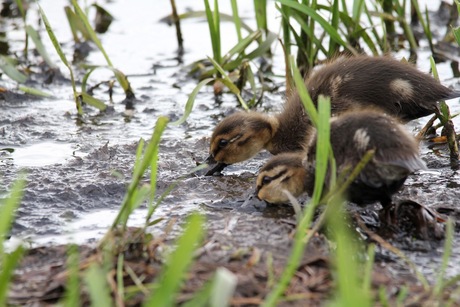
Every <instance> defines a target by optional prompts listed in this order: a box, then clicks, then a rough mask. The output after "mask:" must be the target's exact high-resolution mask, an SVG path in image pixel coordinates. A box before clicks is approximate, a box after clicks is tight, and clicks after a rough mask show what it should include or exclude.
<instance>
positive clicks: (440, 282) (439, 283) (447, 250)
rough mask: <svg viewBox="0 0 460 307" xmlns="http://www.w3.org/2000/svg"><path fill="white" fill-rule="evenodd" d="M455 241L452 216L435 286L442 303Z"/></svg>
mask: <svg viewBox="0 0 460 307" xmlns="http://www.w3.org/2000/svg"><path fill="white" fill-rule="evenodd" d="M453 243H454V222H453V221H452V219H451V218H449V219H448V220H447V223H446V239H445V241H444V254H443V256H442V263H441V267H440V268H439V270H438V274H437V275H438V276H437V278H436V284H435V286H434V290H433V295H434V296H435V297H436V298H437V299H438V301H439V303H440V305H441V304H442V295H443V293H442V291H443V289H444V287H443V286H444V284H445V282H444V277H445V274H446V270H447V266H448V264H449V259H450V256H451V255H452V246H453Z"/></svg>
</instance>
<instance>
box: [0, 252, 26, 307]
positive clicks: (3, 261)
mask: <svg viewBox="0 0 460 307" xmlns="http://www.w3.org/2000/svg"><path fill="white" fill-rule="evenodd" d="M23 254H24V247H23V246H22V245H20V246H18V247H17V248H16V249H15V250H14V251H13V252H11V253H9V254H2V255H0V268H1V270H0V306H7V304H6V303H7V292H8V287H9V285H10V282H11V278H12V277H13V273H14V269H15V268H16V266H17V265H18V263H19V261H20V260H21V258H22V255H23Z"/></svg>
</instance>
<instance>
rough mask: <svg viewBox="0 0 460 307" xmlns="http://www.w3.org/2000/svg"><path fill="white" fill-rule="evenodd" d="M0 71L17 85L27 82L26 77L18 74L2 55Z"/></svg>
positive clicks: (0, 56) (0, 57)
mask: <svg viewBox="0 0 460 307" xmlns="http://www.w3.org/2000/svg"><path fill="white" fill-rule="evenodd" d="M0 69H1V70H2V71H3V72H4V73H5V75H7V76H8V77H10V78H11V79H12V80H14V81H16V82H18V83H24V82H26V81H27V76H26V75H24V74H23V73H22V72H20V71H19V70H18V69H17V68H16V67H15V66H14V65H13V64H12V63H11V62H10V61H8V60H7V58H6V57H5V56H4V55H0Z"/></svg>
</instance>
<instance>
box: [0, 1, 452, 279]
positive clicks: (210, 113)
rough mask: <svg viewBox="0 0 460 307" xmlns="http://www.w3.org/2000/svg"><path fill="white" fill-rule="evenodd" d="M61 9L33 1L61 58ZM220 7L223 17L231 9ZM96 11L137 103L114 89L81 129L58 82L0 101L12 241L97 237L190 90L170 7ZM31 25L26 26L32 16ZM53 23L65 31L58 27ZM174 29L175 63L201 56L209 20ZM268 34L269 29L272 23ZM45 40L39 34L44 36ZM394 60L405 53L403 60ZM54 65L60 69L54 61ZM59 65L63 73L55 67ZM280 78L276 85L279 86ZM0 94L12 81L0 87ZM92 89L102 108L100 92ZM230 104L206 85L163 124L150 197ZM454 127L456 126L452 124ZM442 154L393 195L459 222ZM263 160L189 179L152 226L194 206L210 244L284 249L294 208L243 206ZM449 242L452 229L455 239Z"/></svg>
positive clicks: (195, 152) (104, 75)
mask: <svg viewBox="0 0 460 307" xmlns="http://www.w3.org/2000/svg"><path fill="white" fill-rule="evenodd" d="M66 3H67V2H66V1H53V2H52V3H51V1H49V2H44V3H42V4H41V5H42V6H43V9H44V10H45V12H46V13H47V14H48V18H49V19H50V22H51V24H52V25H54V26H55V28H56V34H57V36H58V38H59V39H60V40H62V41H63V42H64V44H63V46H64V48H65V50H67V52H68V54H71V53H72V51H71V48H72V46H73V44H72V43H70V31H69V30H68V27H67V24H66V20H65V15H64V11H63V9H62V7H63V6H64V4H66ZM178 5H179V7H178V9H179V11H185V10H186V8H187V7H192V8H194V9H202V8H201V7H200V5H198V4H196V2H195V1H181V3H179V4H178ZM225 5H227V4H225ZM225 5H224V4H223V6H222V7H221V10H222V11H225V12H230V9H229V8H228V7H226V6H225ZM105 6H106V8H107V9H108V10H109V11H110V12H111V13H112V14H113V15H114V16H115V18H116V20H115V21H114V24H113V25H112V27H111V28H110V30H109V32H108V33H107V34H104V35H101V39H102V43H103V45H104V47H105V49H106V51H107V52H108V54H109V56H110V58H111V60H112V62H113V63H114V65H115V66H116V67H117V68H119V69H121V70H122V71H123V72H124V73H126V74H128V75H130V77H129V80H130V82H131V85H132V88H133V89H134V91H135V94H136V97H137V98H138V101H136V103H135V114H134V116H133V117H132V118H127V117H125V116H124V110H125V106H124V105H123V104H122V103H121V101H122V100H123V98H124V97H123V93H122V91H121V90H120V89H119V88H116V89H115V95H114V103H113V104H111V109H112V110H111V111H108V112H106V113H104V114H99V113H98V112H97V111H95V110H93V109H91V108H88V109H87V110H86V112H87V113H88V114H89V116H87V117H85V120H84V123H82V124H80V123H77V121H76V116H75V113H76V112H75V106H74V104H73V102H72V93H71V88H70V84H68V83H65V82H64V83H62V84H57V85H51V86H48V87H47V86H45V88H44V89H45V90H47V91H49V92H52V93H53V94H54V95H55V96H56V98H55V99H44V100H41V99H26V100H24V99H20V98H18V99H11V100H7V101H0V109H1V113H0V131H1V133H0V135H1V138H0V149H2V148H12V149H14V151H13V152H12V153H8V152H5V151H0V167H1V169H0V172H1V173H2V181H1V182H0V195H1V194H4V192H5V191H6V190H7V188H8V187H9V186H10V184H11V182H13V181H14V179H15V178H16V177H17V176H18V174H19V173H20V172H22V171H25V172H26V174H27V180H28V185H27V189H26V193H25V196H24V199H23V202H22V204H21V207H20V209H19V211H18V215H17V219H16V221H15V223H14V226H13V230H12V234H13V235H14V236H16V237H21V238H27V239H28V240H31V241H32V242H35V243H34V244H49V243H63V242H67V241H68V240H76V241H78V242H85V241H87V240H90V239H94V238H98V237H100V236H102V235H103V233H104V231H105V230H106V229H107V227H108V226H110V225H111V223H112V221H113V219H114V216H115V214H116V212H117V210H118V209H119V206H120V204H121V202H122V199H123V196H124V193H125V190H126V187H127V184H128V183H129V181H130V178H131V171H132V165H133V162H134V158H135V151H136V147H137V143H138V140H139V139H140V138H144V139H148V138H149V137H150V135H151V133H152V129H153V127H154V125H155V121H156V119H157V118H158V117H159V116H160V115H166V116H169V117H170V118H171V120H176V119H178V118H179V117H180V116H181V115H182V113H183V109H184V106H185V103H186V101H187V98H188V95H189V94H190V93H191V91H192V90H193V88H194V87H195V85H196V81H195V80H191V79H189V78H187V77H186V75H185V72H184V70H185V69H184V68H185V65H183V64H179V63H178V61H177V60H176V59H175V56H176V54H175V52H176V48H177V47H176V41H175V30H174V28H171V27H168V26H167V25H165V24H163V23H159V22H158V20H159V19H160V18H162V17H164V16H165V15H167V14H168V13H169V3H168V2H166V1H162V2H159V1H150V2H145V3H144V2H142V9H139V5H137V4H136V3H135V2H134V3H133V2H128V1H117V2H113V3H109V4H105ZM251 10H252V8H251V6H250V4H247V3H245V4H243V3H241V4H240V11H241V12H242V15H244V16H247V17H248V20H246V21H247V22H248V23H249V24H251V25H253V24H254V21H253V20H252V19H251V18H252V13H251ZM273 11H274V9H273ZM273 15H274V13H273ZM30 18H31V19H32V20H33V14H32V15H31V17H30ZM134 20H135V21H136V22H135V23H134V22H133V21H134ZM61 24H62V25H64V26H62V27H59V26H57V25H61ZM273 24H274V25H276V24H277V23H275V22H273ZM182 25H183V32H184V33H183V35H184V38H185V47H186V53H185V55H184V58H183V60H184V63H185V64H188V63H191V62H193V61H195V60H197V59H200V58H203V57H204V56H205V55H210V54H211V47H210V43H209V39H208V35H207V33H208V28H207V24H206V23H204V22H202V21H200V20H187V21H184V23H183V24H182ZM7 26H9V27H10V29H9V31H8V35H11V38H17V39H18V41H17V42H16V44H15V45H14V46H12V47H13V48H17V49H20V48H22V45H21V43H20V41H19V40H20V39H22V36H21V33H22V32H21V31H17V30H14V29H13V26H12V25H11V24H10V25H7ZM273 30H277V29H276V27H275V29H273ZM222 32H223V33H226V35H225V39H224V41H223V47H222V50H228V49H229V48H230V47H231V46H232V44H233V43H234V42H235V35H234V29H233V26H232V25H231V24H229V23H224V24H223V25H222ZM227 33H228V35H227ZM43 37H46V35H45V33H43ZM45 42H46V44H47V46H48V47H49V48H48V50H50V53H52V52H51V50H53V49H52V48H51V45H50V43H49V41H48V40H47V39H45ZM280 52H281V48H280V46H277V47H276V48H275V56H274V72H275V73H278V74H280V75H282V74H283V73H282V71H283V69H284V67H283V58H282V56H281V54H280ZM397 56H398V57H402V56H407V54H404V53H403V52H401V53H399V54H398V55H397ZM52 58H53V59H54V60H55V62H56V63H59V60H58V57H57V55H55V54H54V53H53V54H52ZM89 62H91V63H95V64H103V63H104V59H103V57H102V55H101V54H100V53H99V52H97V51H96V50H94V51H93V52H92V53H91V55H90V56H89ZM419 63H420V64H419V66H420V68H421V69H422V70H424V71H428V68H429V62H428V61H427V56H426V53H424V52H423V51H422V52H421V53H420V57H419ZM59 65H60V68H61V71H62V72H63V73H64V75H66V74H67V71H66V70H65V68H64V67H62V65H61V64H59ZM438 69H439V71H440V75H441V76H442V80H443V83H444V84H446V85H449V84H451V85H453V86H456V87H458V86H457V83H458V82H457V80H452V77H451V75H452V74H451V72H450V68H449V66H448V64H446V63H444V64H439V65H438ZM109 78H112V76H111V75H110V72H109V71H105V70H101V71H100V72H98V73H95V74H94V75H93V77H92V78H91V81H92V82H93V83H97V82H99V81H102V80H107V79H109ZM279 82H280V83H281V84H282V82H283V81H282V79H280V81H279ZM4 86H7V87H8V86H9V87H12V86H13V85H12V84H11V83H5V85H4ZM95 93H96V95H97V96H98V97H100V98H103V99H105V100H108V94H107V93H106V89H102V90H96V91H95ZM282 103H283V95H282V94H278V93H274V94H270V93H267V94H266V96H265V97H264V101H263V108H264V109H270V110H272V111H273V110H279V109H280V108H281V106H282ZM449 105H450V106H451V111H452V112H459V111H460V105H459V102H458V100H453V101H450V103H449ZM236 106H237V101H236V100H235V98H234V97H233V96H232V95H228V94H224V95H223V98H222V102H221V103H220V104H217V103H216V102H215V100H214V96H213V94H212V89H211V88H204V89H203V90H202V91H201V93H200V95H199V96H198V98H197V100H196V103H195V107H194V111H193V112H192V114H191V116H190V118H189V119H188V121H187V123H185V124H184V125H181V126H169V127H168V129H167V130H166V131H165V133H164V136H163V139H162V143H161V149H160V160H159V173H158V189H159V191H160V192H162V191H164V189H166V187H167V186H169V185H170V184H171V183H173V182H175V181H176V180H177V179H178V178H179V177H181V176H182V175H184V174H186V173H188V172H189V170H191V169H192V168H193V167H194V166H195V159H197V160H199V161H201V160H203V159H204V158H205V157H206V155H207V146H208V143H207V142H208V139H207V138H208V137H209V136H210V133H211V131H212V128H213V127H214V126H215V124H216V123H217V122H218V121H219V120H220V119H221V118H222V117H224V116H225V115H226V114H228V113H229V112H232V111H234V110H235V109H236ZM425 120H426V119H425ZM423 123H424V120H420V121H415V122H412V123H411V124H410V125H408V129H410V130H411V131H414V133H415V132H416V131H417V130H418V129H420V127H421V126H422V125H423ZM455 123H456V125H457V126H458V125H460V120H456V121H455ZM440 152H441V154H442V155H443V156H437V155H435V154H434V153H433V151H432V150H430V149H428V148H427V147H423V148H422V153H423V158H424V160H425V161H427V164H428V166H429V167H430V168H431V169H430V171H429V172H421V173H418V174H415V175H413V176H411V177H410V178H409V179H408V181H407V184H406V185H405V187H404V189H403V190H402V191H401V193H400V194H399V195H398V197H397V198H398V199H405V198H410V199H412V200H414V201H417V202H419V203H422V204H424V205H427V206H429V207H432V208H439V207H442V208H444V210H445V212H446V213H448V214H449V215H452V216H455V217H459V214H458V212H459V211H458V199H460V197H459V196H460V190H459V189H458V186H459V184H460V176H459V174H458V171H453V170H451V169H450V168H449V163H448V159H447V158H446V153H447V151H445V150H441V151H440ZM268 157H269V154H267V153H261V154H259V155H258V156H257V157H256V158H254V159H252V160H250V161H247V162H245V163H240V164H237V165H234V166H231V167H229V168H227V169H226V170H225V172H224V175H225V176H222V177H193V176H189V177H188V178H187V179H186V180H184V181H183V182H182V183H181V184H179V186H178V187H177V188H176V189H175V190H173V191H172V193H171V194H170V195H169V196H168V197H167V198H166V199H165V201H164V202H163V203H162V205H161V206H160V208H159V210H158V211H157V212H156V213H155V216H156V217H164V221H163V222H162V223H160V224H159V226H158V228H159V229H161V228H162V227H163V226H164V225H165V224H166V223H168V222H169V221H172V220H173V219H177V221H178V222H177V224H180V222H181V221H182V220H183V219H184V217H185V216H186V215H187V214H188V213H190V212H192V211H194V210H198V211H200V212H203V213H205V214H206V216H207V218H208V232H210V233H213V234H214V236H213V240H216V242H217V241H219V242H226V243H228V242H231V244H233V245H234V246H243V247H251V246H259V247H262V248H266V247H267V246H269V247H270V248H271V249H272V250H274V251H277V250H278V251H283V252H284V253H286V251H287V247H288V246H289V245H288V239H287V237H288V232H289V231H290V229H291V227H292V223H294V221H295V219H294V215H293V210H292V209H291V208H290V207H271V206H262V207H254V206H244V207H243V206H242V205H243V202H244V200H245V199H246V198H247V197H248V196H249V195H250V194H251V193H252V191H253V189H254V180H255V178H254V177H255V175H256V173H257V170H258V169H259V167H260V166H261V165H262V164H263V162H264V161H265V159H266V158H268ZM147 181H148V179H147V178H146V179H145V182H147ZM144 218H145V208H141V209H140V210H138V212H137V213H136V214H134V215H133V217H132V220H131V224H133V225H141V224H142V222H143V219H144ZM458 237H459V233H458V232H456V239H458ZM408 240H410V241H411V244H407V245H404V244H403V247H404V246H406V247H407V246H412V247H413V246H416V248H412V249H413V250H412V251H407V253H408V256H409V257H410V258H411V259H412V260H413V261H414V262H415V263H417V264H418V265H419V266H420V267H421V268H422V270H423V272H424V273H426V274H428V275H433V274H434V273H435V272H436V270H437V269H438V268H439V265H440V261H441V257H440V255H441V254H442V244H440V243H433V242H423V241H420V242H416V240H413V239H412V238H408ZM458 241H459V240H454V245H455V246H454V250H453V255H452V258H451V261H450V266H449V274H452V275H454V274H459V273H460V266H458V263H459V260H460V242H458ZM414 242H415V243H414ZM228 244H230V243H228ZM417 244H418V245H417ZM415 249H418V250H419V251H415ZM399 269H400V270H401V271H402V270H404V268H399Z"/></svg>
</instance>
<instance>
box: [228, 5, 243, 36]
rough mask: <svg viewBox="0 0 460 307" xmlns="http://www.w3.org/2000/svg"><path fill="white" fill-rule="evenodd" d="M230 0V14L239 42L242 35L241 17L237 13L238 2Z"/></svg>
mask: <svg viewBox="0 0 460 307" xmlns="http://www.w3.org/2000/svg"><path fill="white" fill-rule="evenodd" d="M230 2H231V4H232V16H233V23H234V24H235V29H236V37H237V38H238V42H240V41H241V40H242V38H243V36H242V35H241V18H240V15H239V13H238V2H237V1H236V0H230Z"/></svg>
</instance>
